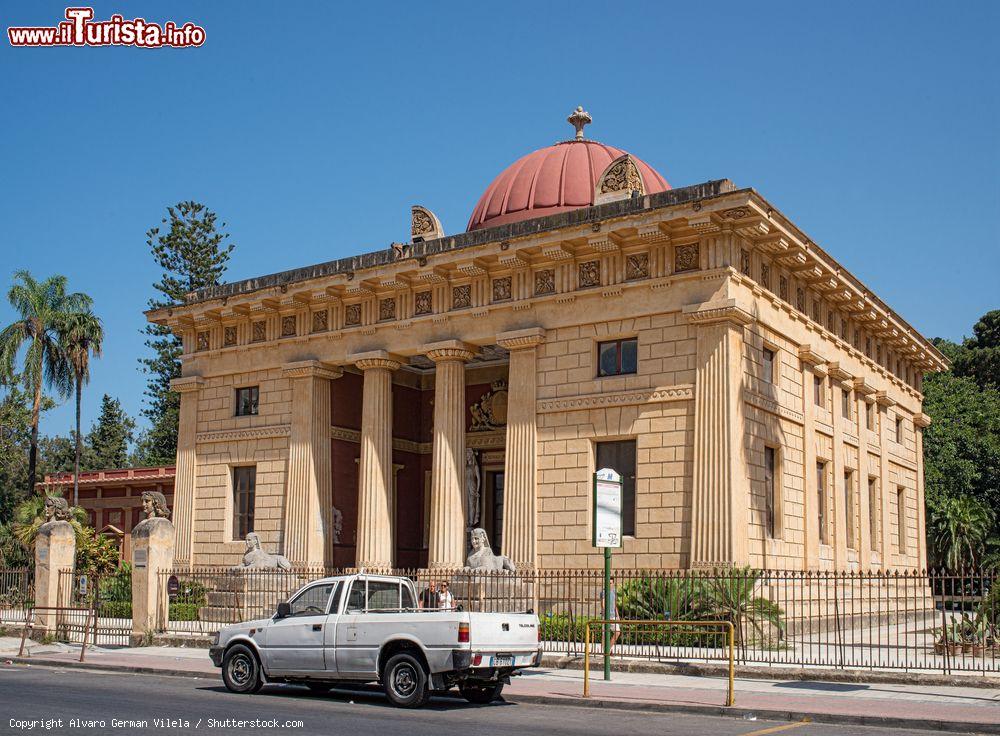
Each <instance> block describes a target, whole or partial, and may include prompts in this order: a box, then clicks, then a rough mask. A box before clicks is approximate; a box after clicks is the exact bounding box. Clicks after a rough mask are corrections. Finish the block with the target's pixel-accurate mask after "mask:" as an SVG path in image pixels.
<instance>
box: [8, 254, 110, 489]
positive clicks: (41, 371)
mask: <svg viewBox="0 0 1000 736" xmlns="http://www.w3.org/2000/svg"><path fill="white" fill-rule="evenodd" d="M7 300H8V301H9V302H10V304H11V306H12V307H14V310H15V311H16V312H17V313H18V314H19V315H20V318H19V319H18V320H17V321H15V322H14V323H12V324H10V325H8V326H7V327H6V328H4V330H3V331H2V332H0V373H2V374H3V375H5V376H12V375H13V374H14V363H15V362H16V361H17V356H18V354H19V353H20V352H21V348H22V347H24V346H25V345H27V350H26V351H25V355H24V370H23V374H24V380H25V382H26V386H27V387H28V388H29V390H31V391H32V392H33V393H34V401H33V403H32V407H31V449H30V450H29V452H28V493H29V494H32V493H34V490H35V466H36V465H37V461H38V422H39V418H40V416H41V407H42V386H43V384H44V385H47V386H49V387H53V388H55V389H56V391H57V392H58V393H59V394H61V395H63V396H68V395H69V393H70V390H71V389H72V386H73V372H72V370H71V368H70V366H69V363H68V361H67V360H66V353H65V351H64V350H63V347H62V337H63V328H64V326H65V321H66V318H67V317H68V315H70V314H73V313H74V312H85V311H88V310H89V309H90V307H91V304H92V300H91V298H90V297H89V296H87V295H86V294H80V293H74V294H67V293H66V277H65V276H50V277H49V278H47V279H45V280H44V281H37V280H35V278H34V277H33V276H32V275H31V274H30V273H28V272H27V271H18V272H17V273H15V274H14V284H13V286H11V287H10V291H9V292H8V293H7Z"/></svg>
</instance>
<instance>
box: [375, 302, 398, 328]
mask: <svg viewBox="0 0 1000 736" xmlns="http://www.w3.org/2000/svg"><path fill="white" fill-rule="evenodd" d="M391 319H396V298H395V297H387V298H385V299H379V302H378V320H379V322H385V321H387V320H391Z"/></svg>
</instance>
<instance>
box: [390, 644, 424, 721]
mask: <svg viewBox="0 0 1000 736" xmlns="http://www.w3.org/2000/svg"><path fill="white" fill-rule="evenodd" d="M382 688H383V689H384V690H385V694H386V697H388V698H389V701H390V702H391V703H392V704H393V705H395V706H398V707H400V708H419V707H421V706H423V705H426V703H427V701H428V700H430V697H431V691H430V688H429V687H428V686H427V673H426V672H424V666H423V665H422V664H420V662H419V660H417V658H416V657H414V656H412V655H410V654H406V653H400V654H397V655H396V656H394V657H392V658H391V659H390V660H389V661H388V662H386V663H385V667H383V668H382Z"/></svg>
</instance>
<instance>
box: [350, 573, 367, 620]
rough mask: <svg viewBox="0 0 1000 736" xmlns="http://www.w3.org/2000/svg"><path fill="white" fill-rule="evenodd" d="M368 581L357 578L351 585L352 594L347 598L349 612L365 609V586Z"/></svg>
mask: <svg viewBox="0 0 1000 736" xmlns="http://www.w3.org/2000/svg"><path fill="white" fill-rule="evenodd" d="M367 585H368V581H367V580H364V579H359V580H355V581H354V583H353V584H352V585H351V594H350V596H348V598H347V613H358V612H360V611H363V610H365V588H366V587H367Z"/></svg>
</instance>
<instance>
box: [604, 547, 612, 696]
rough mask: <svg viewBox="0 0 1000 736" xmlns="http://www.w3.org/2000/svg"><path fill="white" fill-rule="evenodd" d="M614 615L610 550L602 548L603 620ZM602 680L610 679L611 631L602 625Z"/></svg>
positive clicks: (605, 625) (606, 625)
mask: <svg viewBox="0 0 1000 736" xmlns="http://www.w3.org/2000/svg"><path fill="white" fill-rule="evenodd" d="M613 615H614V611H612V610H611V548H610V547H605V548H604V618H605V620H607V619H610V618H611V617H612V616H613ZM604 679H605V680H610V679H611V629H610V628H609V626H608V624H604Z"/></svg>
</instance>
